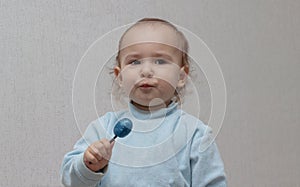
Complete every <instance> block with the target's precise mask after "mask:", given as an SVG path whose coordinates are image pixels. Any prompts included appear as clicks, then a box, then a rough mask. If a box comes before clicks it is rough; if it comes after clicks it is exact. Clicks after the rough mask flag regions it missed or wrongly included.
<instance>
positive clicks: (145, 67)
mask: <svg viewBox="0 0 300 187" xmlns="http://www.w3.org/2000/svg"><path fill="white" fill-rule="evenodd" d="M153 74H154V72H153V67H152V63H151V62H149V61H148V60H146V61H145V62H143V63H142V65H141V70H140V75H141V77H143V78H152V77H153Z"/></svg>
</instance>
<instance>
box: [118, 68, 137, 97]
mask: <svg viewBox="0 0 300 187" xmlns="http://www.w3.org/2000/svg"><path fill="white" fill-rule="evenodd" d="M121 75H122V86H121V87H122V89H123V90H124V91H125V92H126V93H130V91H131V90H132V88H133V86H134V84H135V82H136V77H137V76H136V75H135V74H134V73H130V72H127V71H124V72H122V73H121Z"/></svg>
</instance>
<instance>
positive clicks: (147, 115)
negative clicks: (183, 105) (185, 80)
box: [128, 101, 178, 120]
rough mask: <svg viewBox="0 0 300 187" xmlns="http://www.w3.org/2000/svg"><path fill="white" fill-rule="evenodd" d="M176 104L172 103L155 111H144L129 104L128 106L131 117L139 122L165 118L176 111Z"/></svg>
mask: <svg viewBox="0 0 300 187" xmlns="http://www.w3.org/2000/svg"><path fill="white" fill-rule="evenodd" d="M177 106H178V103H177V102H175V101H172V102H171V103H170V104H169V105H168V106H167V107H166V108H161V109H158V110H155V111H144V110H141V109H138V108H137V107H135V106H134V105H133V104H132V103H131V102H129V104H128V108H129V112H130V113H131V115H132V116H133V117H135V118H137V119H140V120H146V119H156V118H161V117H164V116H167V115H169V114H171V113H173V112H174V111H175V110H176V109H177Z"/></svg>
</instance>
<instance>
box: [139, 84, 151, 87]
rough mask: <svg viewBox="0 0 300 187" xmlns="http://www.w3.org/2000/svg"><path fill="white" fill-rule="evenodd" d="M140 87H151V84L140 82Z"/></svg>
mask: <svg viewBox="0 0 300 187" xmlns="http://www.w3.org/2000/svg"><path fill="white" fill-rule="evenodd" d="M140 87H142V88H149V87H153V86H152V85H150V84H142V85H141V86H140Z"/></svg>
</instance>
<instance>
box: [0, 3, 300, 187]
mask: <svg viewBox="0 0 300 187" xmlns="http://www.w3.org/2000/svg"><path fill="white" fill-rule="evenodd" d="M299 10H300V1H297V0H247V1H246V0H244V1H241V0H229V1H228V0H227V1H222V0H217V1H213V0H202V1H196V0H195V1H179V0H177V1H174V0H166V1H152V0H151V1H150V0H149V1H132V0H126V1H116V0H113V1H108V0H105V1H92V0H89V1H58V0H52V1H37V0H36V1H34V0H28V1H12V0H1V1H0V62H1V68H0V83H1V91H0V96H1V97H0V99H1V100H0V102H1V104H0V109H1V112H0V117H1V125H0V130H1V137H0V143H1V149H0V152H1V160H0V165H1V170H0V186H1V187H2V186H61V185H60V181H59V169H60V164H61V160H62V158H63V155H64V154H65V153H66V152H67V151H69V150H71V149H72V146H73V144H74V143H75V141H76V140H77V139H78V138H79V137H80V132H79V130H78V128H77V126H76V123H75V119H74V116H73V110H72V97H71V94H72V81H73V78H74V74H75V70H76V67H77V64H78V62H79V61H80V59H81V57H82V55H83V54H84V52H85V51H86V50H87V48H88V47H89V46H90V45H91V44H92V43H93V42H94V41H95V40H96V39H97V38H99V37H100V36H102V35H103V34H105V33H106V32H109V31H110V30H112V29H114V28H116V27H118V26H122V25H124V24H128V23H131V22H134V21H136V20H138V19H140V18H142V17H151V16H154V17H160V18H164V19H167V20H169V21H171V22H174V23H176V24H178V25H180V26H182V27H184V28H187V29H189V30H190V31H192V32H194V33H195V34H197V35H198V36H199V37H201V38H202V39H203V40H204V41H205V42H206V44H207V45H208V46H209V48H210V49H211V50H212V51H213V53H214V54H215V56H216V58H217V59H218V61H219V63H220V66H221V68H222V71H223V74H224V78H225V82H226V86H227V94H228V97H227V99H228V100H227V110H226V116H225V120H224V123H223V127H222V129H221V131H220V133H219V135H218V137H217V143H218V145H219V149H220V151H221V154H222V157H223V159H224V163H225V166H226V172H227V176H228V184H229V186H232V187H241V186H243V187H248V186H249V187H250V186H255V187H262V186H276V187H277V186H278V187H281V186H285V187H286V186H291V187H294V186H300V179H299V176H300V169H299V168H300V159H299V153H300V146H299V145H298V143H299V140H300V138H299V135H298V134H299V130H300V123H299V121H300V117H299V113H300V106H299V103H300V102H299V101H300V96H299V91H300V86H299V80H300V73H299V71H300V60H299V59H300V53H299V52H300V21H299V20H300V19H299V17H300V12H299ZM105 102H108V101H105ZM106 104H107V103H106ZM83 118H84V119H85V120H86V121H91V120H93V119H94V115H92V114H90V112H89V111H87V112H86V114H85V116H83Z"/></svg>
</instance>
